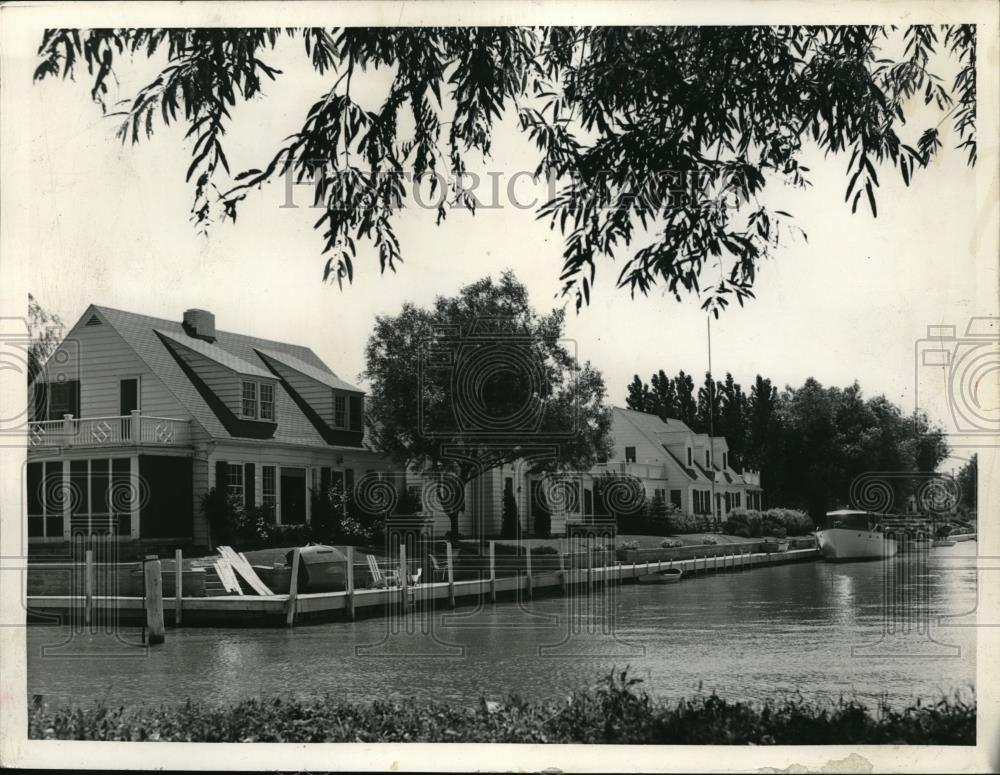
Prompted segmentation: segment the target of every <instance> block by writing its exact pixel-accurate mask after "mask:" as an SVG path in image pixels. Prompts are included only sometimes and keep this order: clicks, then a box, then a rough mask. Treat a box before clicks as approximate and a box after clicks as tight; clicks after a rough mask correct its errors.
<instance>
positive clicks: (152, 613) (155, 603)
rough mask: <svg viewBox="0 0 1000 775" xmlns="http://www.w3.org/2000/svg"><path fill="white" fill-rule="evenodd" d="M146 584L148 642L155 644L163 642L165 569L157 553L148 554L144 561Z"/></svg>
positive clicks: (151, 644)
mask: <svg viewBox="0 0 1000 775" xmlns="http://www.w3.org/2000/svg"><path fill="white" fill-rule="evenodd" d="M143 575H144V581H145V584H146V627H147V628H148V630H149V638H148V640H147V643H149V645H150V646H155V645H156V644H158V643H163V640H164V628H163V569H162V567H161V566H160V558H159V557H158V556H156V555H155V554H148V555H146V561H145V562H144V563H143Z"/></svg>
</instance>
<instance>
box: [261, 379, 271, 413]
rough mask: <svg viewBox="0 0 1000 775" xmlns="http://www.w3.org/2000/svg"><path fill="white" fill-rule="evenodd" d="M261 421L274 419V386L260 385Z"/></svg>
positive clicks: (262, 383)
mask: <svg viewBox="0 0 1000 775" xmlns="http://www.w3.org/2000/svg"><path fill="white" fill-rule="evenodd" d="M260 419H262V420H273V419H274V385H268V384H267V383H264V382H261V383H260Z"/></svg>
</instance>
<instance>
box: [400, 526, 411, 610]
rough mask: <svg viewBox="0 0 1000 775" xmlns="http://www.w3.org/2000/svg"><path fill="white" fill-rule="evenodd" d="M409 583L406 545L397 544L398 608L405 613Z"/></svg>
mask: <svg viewBox="0 0 1000 775" xmlns="http://www.w3.org/2000/svg"><path fill="white" fill-rule="evenodd" d="M409 581H410V569H409V568H408V567H407V565H406V544H405V543H404V542H403V541H400V542H399V597H400V601H399V608H400V610H401V611H402V612H403V613H406V612H407V611H408V610H409V608H410V593H409V592H408V590H407V587H408V585H409Z"/></svg>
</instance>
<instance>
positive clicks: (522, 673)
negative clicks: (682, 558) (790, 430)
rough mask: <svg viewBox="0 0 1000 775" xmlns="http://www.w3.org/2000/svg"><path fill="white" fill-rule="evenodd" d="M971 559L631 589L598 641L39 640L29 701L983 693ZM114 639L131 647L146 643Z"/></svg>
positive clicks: (462, 623) (548, 625) (454, 615)
mask: <svg viewBox="0 0 1000 775" xmlns="http://www.w3.org/2000/svg"><path fill="white" fill-rule="evenodd" d="M975 550H976V544H975V543H972V542H969V543H960V544H958V545H957V546H955V547H951V548H941V549H935V550H932V553H931V555H930V557H929V558H928V559H927V561H926V563H921V562H920V561H919V560H917V559H914V558H906V557H899V558H896V559H894V560H890V561H888V562H885V563H882V562H871V563H847V564H828V563H822V562H811V563H802V564H797V565H786V566H778V567H773V568H762V569H755V570H752V571H743V572H736V573H726V574H720V575H710V576H705V577H701V578H692V579H685V580H683V581H682V582H681V583H680V584H676V585H670V586H649V585H626V586H623V587H620V588H618V589H616V590H615V591H614V594H615V595H616V604H615V610H616V611H617V615H616V616H615V617H614V632H613V633H609V632H604V631H602V629H601V627H600V625H601V624H602V622H603V624H604V625H606V624H607V620H606V619H601V618H600V617H589V616H588V615H587V613H586V612H585V611H584V612H582V613H581V612H578V611H576V607H577V605H578V604H579V600H580V599H579V598H576V599H575V600H576V601H577V603H573V604H572V605H573V610H571V608H570V606H571V600H574V599H573V598H561V597H549V598H545V599H539V600H536V601H535V602H533V603H525V606H524V609H522V608H520V607H519V606H518V605H517V604H516V603H500V604H497V605H496V606H491V605H489V604H488V603H486V604H485V605H484V606H483V607H482V608H480V609H475V608H471V607H469V608H460V609H458V610H457V611H455V612H447V611H439V612H438V616H437V618H436V619H435V620H434V621H435V624H434V626H433V628H432V629H433V635H434V637H431V636H430V635H426V634H423V633H421V632H420V631H419V629H418V630H417V632H415V633H412V634H408V633H406V632H403V633H395V634H392V637H389V638H388V639H387V635H390V633H388V627H389V626H390V625H389V622H388V620H386V619H368V620H364V621H359V622H356V623H353V624H350V623H345V622H336V623H326V624H319V625H307V626H297V627H296V628H295V629H294V630H286V629H283V628H275V629H222V628H211V629H208V628H195V627H192V628H187V629H181V630H170V629H168V631H167V639H166V643H165V644H163V645H162V646H158V647H156V648H154V649H152V650H150V651H148V652H146V653H145V654H144V653H143V651H142V649H138V648H133V647H128V646H124V645H121V644H120V643H116V642H115V641H114V640H112V639H109V638H107V637H97V636H87V637H79V636H78V637H77V638H76V639H73V640H72V641H71V642H70V643H69V644H68V645H67V646H64V647H63V648H62V650H61V651H62V653H56V654H49V655H45V656H43V655H42V654H41V651H42V648H43V647H44V646H46V645H48V646H52V645H53V644H58V643H60V642H61V641H63V640H65V639H66V637H67V632H68V631H67V630H66V629H64V628H57V627H43V626H35V627H31V628H29V632H28V646H29V652H28V691H29V693H31V694H34V693H40V694H43V695H45V697H46V699H47V700H49V701H63V702H75V703H84V704H89V703H91V702H92V701H95V700H98V699H102V700H105V701H107V702H110V703H130V702H150V703H154V704H159V703H161V702H173V701H179V700H184V699H187V698H192V699H199V700H206V701H211V702H215V701H227V700H235V699H238V698H242V697H251V696H260V695H263V696H273V695H286V696H297V697H313V696H320V695H324V694H329V695H331V696H332V697H335V698H340V699H345V700H352V701H368V700H371V699H376V698H378V699H388V698H405V697H417V698H420V699H434V700H443V701H450V702H456V703H473V702H477V701H478V698H479V697H481V696H485V697H486V698H489V699H504V698H505V697H506V696H508V695H509V694H510V693H517V694H520V695H521V696H523V697H526V698H530V699H549V698H560V697H564V696H565V695H566V694H568V693H569V692H570V691H571V690H573V689H575V688H582V687H585V686H592V685H594V684H595V683H596V682H597V681H598V680H599V679H600V678H601V677H602V676H604V675H607V674H608V672H609V671H610V670H612V669H618V670H620V669H622V668H624V667H625V666H626V665H627V666H629V672H630V674H631V675H633V676H635V677H638V678H642V679H643V680H644V687H645V688H646V689H647V690H649V691H651V692H652V693H654V694H657V695H660V696H664V697H668V698H680V697H691V696H694V695H695V694H697V693H698V692H699V691H702V692H710V691H715V692H717V693H718V694H720V695H722V696H725V697H729V698H733V699H742V700H765V699H769V698H771V699H775V698H781V697H783V696H788V695H790V694H793V693H796V692H798V693H800V694H801V695H802V697H803V698H805V699H807V700H819V701H823V700H834V701H835V700H836V699H837V698H838V697H841V696H843V697H856V698H858V699H860V700H862V701H864V702H867V703H869V704H874V703H876V702H878V701H881V700H885V701H888V702H889V703H890V704H892V705H895V706H904V705H906V704H909V703H911V702H913V701H915V700H916V699H918V698H920V699H922V700H923V701H925V702H926V701H936V700H938V699H940V698H941V697H942V695H944V694H951V693H953V692H954V691H956V690H959V691H965V692H966V694H968V690H969V689H970V687H973V686H974V685H975V629H974V628H973V627H969V626H964V627H962V626H955V625H956V624H965V625H968V624H969V623H970V622H971V621H972V619H973V616H974V614H972V613H971V612H973V611H974V609H975V605H976V571H975V561H974V555H975ZM887 571H891V572H893V573H894V574H895V578H896V580H897V581H898V582H899V583H898V585H897V586H896V587H895V589H896V592H897V595H898V597H897V599H901V600H902V601H903V608H901V609H899V610H900V611H901V612H906V613H908V614H909V615H911V616H912V615H913V614H915V613H917V612H919V611H920V610H921V609H925V610H926V612H927V614H926V616H927V618H928V619H929V620H930V622H931V626H930V635H931V637H932V638H933V639H934V641H936V642H934V641H931V640H929V639H928V637H927V635H926V634H922V633H921V632H918V631H917V630H916V629H911V630H910V632H909V634H906V633H903V632H901V625H902V621H901V616H902V613H900V614H899V615H897V614H893V613H891V612H890V613H889V615H888V622H889V623H895V625H896V626H897V635H896V636H895V637H893V635H892V634H891V633H888V634H887V633H886V632H885V628H886V626H887V616H886V611H887V609H886V606H885V604H884V600H885V583H884V582H885V578H886V576H885V574H886V572H887ZM918 594H920V595H923V596H924V598H923V599H924V600H925V602H924V603H923V604H920V603H918V600H917V598H916V597H915V596H916V595H918ZM442 615H444V616H445V621H444V624H445V625H447V626H441V616H442ZM963 615H965V616H963ZM939 617H953V618H952V619H945V620H940V619H939ZM954 617H960V618H954ZM916 618H917V619H922V618H923V617H922V616H917V617H916ZM411 621H413V620H411ZM574 623H575V624H576V625H577V626H578V627H579V629H580V631H579V632H577V633H572V632H571V627H572V626H573V625H574ZM913 624H914V625H915V624H916V622H914V623H913ZM124 637H125V638H127V639H131V640H134V641H136V640H138V630H137V629H132V628H130V629H127V630H125V631H124ZM880 639H881V642H880ZM560 641H565V642H564V643H563V644H562V645H561V646H560V645H558V644H559V643H560ZM872 644H877V645H875V646H873V645H872ZM857 647H861V648H860V650H859V649H858V648H857ZM852 649H854V650H853V652H852ZM57 651H59V650H58V649H57ZM699 687H700V689H699Z"/></svg>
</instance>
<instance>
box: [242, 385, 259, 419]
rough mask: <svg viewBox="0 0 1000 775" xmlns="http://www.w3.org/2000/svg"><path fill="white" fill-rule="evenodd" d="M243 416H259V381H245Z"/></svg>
mask: <svg viewBox="0 0 1000 775" xmlns="http://www.w3.org/2000/svg"><path fill="white" fill-rule="evenodd" d="M243 416H244V417H253V418H256V417H257V383H256V382H244V383H243Z"/></svg>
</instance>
